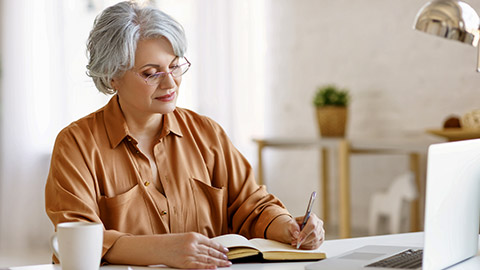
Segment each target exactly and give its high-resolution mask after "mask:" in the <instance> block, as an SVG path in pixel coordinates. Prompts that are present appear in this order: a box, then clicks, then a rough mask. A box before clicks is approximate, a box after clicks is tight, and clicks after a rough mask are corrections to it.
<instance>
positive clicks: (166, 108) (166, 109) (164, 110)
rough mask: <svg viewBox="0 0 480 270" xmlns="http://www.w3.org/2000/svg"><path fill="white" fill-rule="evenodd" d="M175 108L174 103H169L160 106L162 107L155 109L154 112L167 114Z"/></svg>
mask: <svg viewBox="0 0 480 270" xmlns="http://www.w3.org/2000/svg"><path fill="white" fill-rule="evenodd" d="M176 108H177V106H176V104H175V103H171V104H167V105H164V106H162V108H159V109H158V110H156V112H157V113H160V114H169V113H171V112H173V111H175V109H176Z"/></svg>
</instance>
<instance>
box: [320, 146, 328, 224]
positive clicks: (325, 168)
mask: <svg viewBox="0 0 480 270" xmlns="http://www.w3.org/2000/svg"><path fill="white" fill-rule="evenodd" d="M321 153H322V155H321V159H322V161H321V163H322V164H321V169H322V171H321V174H320V176H321V177H320V186H321V188H322V215H323V216H322V219H323V223H324V224H325V226H324V227H326V226H327V225H328V223H329V221H330V220H329V215H330V213H329V212H330V211H329V209H330V207H329V201H330V197H329V192H330V189H329V181H330V180H329V179H328V178H329V175H330V172H329V164H328V149H327V148H326V147H322V152H321Z"/></svg>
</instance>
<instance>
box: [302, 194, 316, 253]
mask: <svg viewBox="0 0 480 270" xmlns="http://www.w3.org/2000/svg"><path fill="white" fill-rule="evenodd" d="M316 197H317V192H316V191H314V192H312V195H310V200H309V201H308V205H307V211H306V212H305V216H304V217H303V221H302V225H301V226H300V231H302V230H303V227H304V226H305V224H307V221H308V218H309V217H310V213H311V212H312V207H313V202H314V201H315V198H316ZM300 244H302V243H301V242H298V243H297V249H298V248H299V247H300Z"/></svg>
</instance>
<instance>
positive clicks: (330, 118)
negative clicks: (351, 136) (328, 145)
mask: <svg viewBox="0 0 480 270" xmlns="http://www.w3.org/2000/svg"><path fill="white" fill-rule="evenodd" d="M349 100H350V96H349V94H348V90H347V89H340V88H338V87H336V86H335V85H333V84H329V85H325V86H321V87H318V88H317V91H316V92H315V95H314V98H313V105H314V106H315V107H316V109H317V111H316V113H317V121H318V127H319V130H320V135H321V136H325V137H343V136H345V127H346V124H347V112H348V110H347V108H348V103H349Z"/></svg>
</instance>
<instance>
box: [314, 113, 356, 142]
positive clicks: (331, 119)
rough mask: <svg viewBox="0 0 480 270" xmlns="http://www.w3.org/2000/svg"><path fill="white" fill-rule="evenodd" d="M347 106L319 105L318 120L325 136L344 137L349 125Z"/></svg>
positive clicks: (321, 133) (321, 132)
mask: <svg viewBox="0 0 480 270" xmlns="http://www.w3.org/2000/svg"><path fill="white" fill-rule="evenodd" d="M347 112H348V110H347V107H338V106H325V107H317V121H318V128H319V131H320V135H321V136H323V137H344V136H345V127H346V125H347Z"/></svg>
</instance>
